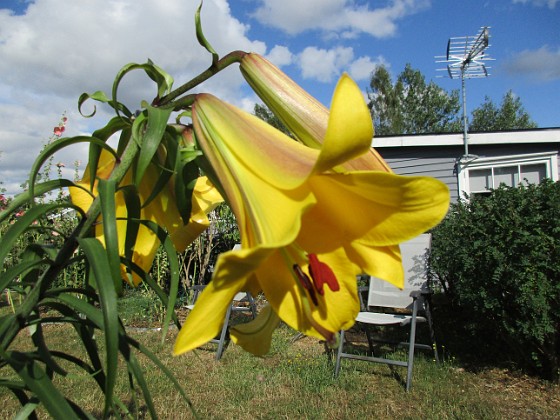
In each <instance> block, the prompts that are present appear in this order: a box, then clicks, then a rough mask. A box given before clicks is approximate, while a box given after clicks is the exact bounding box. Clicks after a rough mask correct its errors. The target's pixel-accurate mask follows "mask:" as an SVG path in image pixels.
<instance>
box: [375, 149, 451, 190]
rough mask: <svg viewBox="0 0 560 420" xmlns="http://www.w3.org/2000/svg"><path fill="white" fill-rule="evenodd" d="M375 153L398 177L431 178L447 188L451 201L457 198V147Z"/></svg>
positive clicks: (389, 150)
mask: <svg viewBox="0 0 560 420" xmlns="http://www.w3.org/2000/svg"><path fill="white" fill-rule="evenodd" d="M377 151H378V152H379V153H380V154H381V156H382V157H383V158H384V159H385V160H386V161H387V163H388V164H389V166H390V167H391V169H393V171H395V173H396V174H399V175H410V176H412V175H421V176H431V177H434V178H437V179H439V180H440V181H442V182H444V183H445V184H446V185H447V186H448V187H449V192H450V194H451V201H456V200H457V196H458V185H457V175H456V173H455V162H456V160H457V159H458V158H459V157H460V156H461V152H462V150H461V149H460V148H457V147H453V146H447V147H441V148H439V147H437V148H436V147H383V148H378V149H377Z"/></svg>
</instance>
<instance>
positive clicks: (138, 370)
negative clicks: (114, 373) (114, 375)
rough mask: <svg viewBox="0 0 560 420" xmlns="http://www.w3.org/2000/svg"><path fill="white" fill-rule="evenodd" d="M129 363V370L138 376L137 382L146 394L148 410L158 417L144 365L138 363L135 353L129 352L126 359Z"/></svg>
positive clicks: (135, 376) (143, 393) (154, 416)
mask: <svg viewBox="0 0 560 420" xmlns="http://www.w3.org/2000/svg"><path fill="white" fill-rule="evenodd" d="M126 363H127V365H128V369H129V371H130V372H131V373H132V374H133V375H134V378H136V382H137V383H138V385H140V389H141V390H142V395H144V401H145V402H146V406H147V407H148V411H149V412H150V415H151V417H152V418H153V419H155V418H157V414H156V409H155V407H154V401H153V400H152V394H151V393H150V389H149V388H148V383H147V382H146V379H145V378H144V373H143V372H142V366H140V364H139V363H138V360H137V359H136V356H134V354H133V353H129V358H128V359H127V360H126Z"/></svg>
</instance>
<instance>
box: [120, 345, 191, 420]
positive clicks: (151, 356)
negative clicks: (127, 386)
mask: <svg viewBox="0 0 560 420" xmlns="http://www.w3.org/2000/svg"><path fill="white" fill-rule="evenodd" d="M127 340H128V343H129V344H130V345H131V346H132V347H134V348H135V349H137V350H138V351H140V352H142V353H143V354H144V355H145V356H146V357H147V358H148V359H150V360H151V361H152V363H153V364H154V365H156V366H157V367H158V368H159V369H160V370H161V371H162V372H163V373H164V375H165V376H167V378H168V379H169V380H170V381H171V383H173V386H174V387H175V389H176V390H177V391H179V394H181V396H182V397H183V399H184V400H185V402H186V403H187V404H188V406H189V407H190V409H191V411H192V413H193V414H194V416H195V417H196V418H199V416H198V415H197V413H196V411H195V409H194V406H193V404H192V402H191V400H190V399H189V397H188V396H187V394H186V393H185V390H184V389H183V387H182V386H181V384H180V383H179V381H177V378H175V375H173V373H172V372H171V371H170V370H169V369H167V367H166V366H165V365H164V364H163V363H162V362H161V361H160V360H159V359H158V357H157V356H156V355H155V354H154V353H152V352H151V351H150V350H149V349H148V348H146V347H145V346H143V345H142V344H140V343H139V342H138V341H137V340H135V339H133V338H132V337H127Z"/></svg>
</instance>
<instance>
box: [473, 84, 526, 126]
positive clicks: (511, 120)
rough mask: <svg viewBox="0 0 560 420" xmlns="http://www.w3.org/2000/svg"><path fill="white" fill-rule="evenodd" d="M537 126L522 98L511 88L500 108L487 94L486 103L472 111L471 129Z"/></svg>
mask: <svg viewBox="0 0 560 420" xmlns="http://www.w3.org/2000/svg"><path fill="white" fill-rule="evenodd" d="M536 127H537V124H536V123H535V122H534V121H533V120H532V119H531V117H530V115H529V114H528V113H527V111H526V110H525V108H524V107H523V105H522V104H521V98H519V96H515V95H514V94H513V92H512V91H511V90H510V91H509V92H507V93H506V94H505V95H504V97H503V99H502V103H501V105H500V107H499V108H498V107H496V105H494V102H492V99H490V98H489V97H488V96H486V97H485V98H484V103H483V104H482V105H481V106H480V107H478V108H476V109H475V110H474V111H473V112H472V120H471V122H470V124H469V131H499V130H518V129H529V128H536Z"/></svg>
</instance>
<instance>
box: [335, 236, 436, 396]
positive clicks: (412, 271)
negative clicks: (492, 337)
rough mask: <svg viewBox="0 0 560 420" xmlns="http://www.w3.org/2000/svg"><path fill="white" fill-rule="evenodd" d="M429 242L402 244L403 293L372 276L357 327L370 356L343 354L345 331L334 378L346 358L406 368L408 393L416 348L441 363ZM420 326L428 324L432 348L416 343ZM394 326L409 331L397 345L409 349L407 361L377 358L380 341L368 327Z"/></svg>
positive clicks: (426, 238) (427, 239)
mask: <svg viewBox="0 0 560 420" xmlns="http://www.w3.org/2000/svg"><path fill="white" fill-rule="evenodd" d="M430 242H431V235H429V234H423V235H420V236H418V237H416V238H414V239H412V240H410V241H408V242H405V243H402V244H401V245H400V249H401V256H402V263H403V268H404V274H405V282H404V288H403V289H402V290H400V289H399V288H397V287H395V286H393V285H392V284H390V283H388V282H386V281H383V280H380V279H378V278H375V277H370V279H369V293H368V305H367V308H362V312H360V313H359V314H358V316H357V317H356V322H357V323H358V325H360V326H361V325H363V326H364V327H365V330H366V334H367V338H368V343H369V349H370V355H359V354H354V353H346V352H344V345H345V334H344V331H341V334H340V344H339V348H338V352H337V357H336V365H335V377H337V376H338V374H339V371H340V362H341V359H343V358H347V359H358V360H365V361H369V362H375V363H385V364H388V365H395V366H404V367H406V368H407V376H406V390H407V391H408V390H410V387H411V384H412V369H413V365H414V350H415V349H416V348H420V349H426V350H433V351H434V354H435V358H436V360H438V354H437V347H436V345H435V339H434V333H433V329H432V318H431V314H430V307H429V299H428V297H429V296H428V295H429V292H430V291H429V288H428V285H427V267H426V252H427V251H428V250H429V249H430ZM387 310H390V312H387ZM395 310H396V311H395ZM419 312H423V314H424V316H420V315H419ZM418 323H427V325H428V327H429V333H430V340H431V345H428V344H419V343H416V325H417V324H418ZM391 325H392V326H400V327H409V328H410V331H409V337H408V341H407V342H400V343H394V344H399V345H406V346H407V347H408V354H407V358H406V360H395V359H388V358H382V357H376V356H375V355H374V341H379V340H373V339H372V337H371V335H370V332H369V330H368V326H391Z"/></svg>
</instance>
